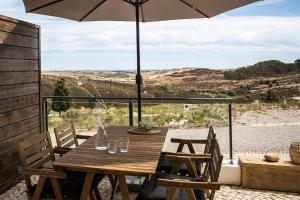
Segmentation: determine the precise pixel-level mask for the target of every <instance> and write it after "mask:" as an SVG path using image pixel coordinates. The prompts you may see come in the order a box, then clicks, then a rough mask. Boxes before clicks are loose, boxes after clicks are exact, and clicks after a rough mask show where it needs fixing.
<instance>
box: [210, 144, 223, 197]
mask: <svg viewBox="0 0 300 200" xmlns="http://www.w3.org/2000/svg"><path fill="white" fill-rule="evenodd" d="M222 161H223V155H222V154H221V151H220V147H219V143H218V141H217V140H215V144H214V148H213V151H212V157H211V160H210V162H209V164H208V172H209V180H210V182H218V180H219V175H220V171H221V167H222ZM214 195H215V190H212V191H211V192H210V195H209V196H210V198H209V199H214Z"/></svg>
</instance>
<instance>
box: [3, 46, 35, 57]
mask: <svg viewBox="0 0 300 200" xmlns="http://www.w3.org/2000/svg"><path fill="white" fill-rule="evenodd" d="M0 52H1V54H0V58H14V59H32V60H37V59H38V50H37V49H28V48H23V47H14V46H6V45H1V44H0Z"/></svg>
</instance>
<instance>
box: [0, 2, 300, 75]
mask: <svg viewBox="0 0 300 200" xmlns="http://www.w3.org/2000/svg"><path fill="white" fill-rule="evenodd" d="M0 14H1V15H5V16H9V17H13V18H17V19H21V20H24V21H28V22H32V23H35V24H38V25H40V26H41V32H42V39H41V48H42V70H43V71H50V70H135V68H136V46H135V45H136V43H135V42H136V41H135V24H134V23H132V22H84V23H79V22H74V21H71V20H66V19H60V18H56V17H50V16H43V15H38V14H26V13H25V9H24V5H23V1H22V0H1V1H0ZM299 24H300V1H299V0H264V1H260V2H257V3H254V4H251V5H248V6H245V7H242V8H238V9H235V10H232V11H229V12H226V13H224V14H221V15H219V16H217V17H214V18H211V19H193V20H176V21H164V22H152V23H144V24H142V25H141V67H142V69H143V70H152V69H169V68H181V67H198V68H212V69H233V68H237V67H242V66H248V65H252V64H255V63H256V62H259V61H264V60H271V59H276V60H281V61H283V62H289V63H290V62H294V60H296V59H298V58H300V25H299Z"/></svg>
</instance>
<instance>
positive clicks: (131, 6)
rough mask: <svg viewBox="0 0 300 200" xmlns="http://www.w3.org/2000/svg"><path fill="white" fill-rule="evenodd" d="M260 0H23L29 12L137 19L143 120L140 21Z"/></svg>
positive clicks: (206, 13)
mask: <svg viewBox="0 0 300 200" xmlns="http://www.w3.org/2000/svg"><path fill="white" fill-rule="evenodd" d="M256 1H258V0H43V1H41V0H23V2H24V5H25V8H26V12H29V13H38V14H43V15H50V16H56V17H62V18H67V19H71V20H75V21H79V22H83V21H135V22H136V47H137V74H136V84H137V97H138V121H139V122H140V121H141V120H142V114H141V113H142V109H141V104H142V98H141V84H142V76H141V68H140V27H139V25H140V22H152V21H164V20H177V19H193V18H211V17H214V16H216V15H218V14H221V13H223V12H225V11H228V10H232V9H234V8H238V7H241V6H244V5H247V4H250V3H253V2H256Z"/></svg>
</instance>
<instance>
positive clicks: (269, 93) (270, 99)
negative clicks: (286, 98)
mask: <svg viewBox="0 0 300 200" xmlns="http://www.w3.org/2000/svg"><path fill="white" fill-rule="evenodd" d="M264 100H265V101H267V102H274V101H278V97H277V96H276V94H275V93H274V91H273V90H268V91H267V93H266V95H265V99H264Z"/></svg>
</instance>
